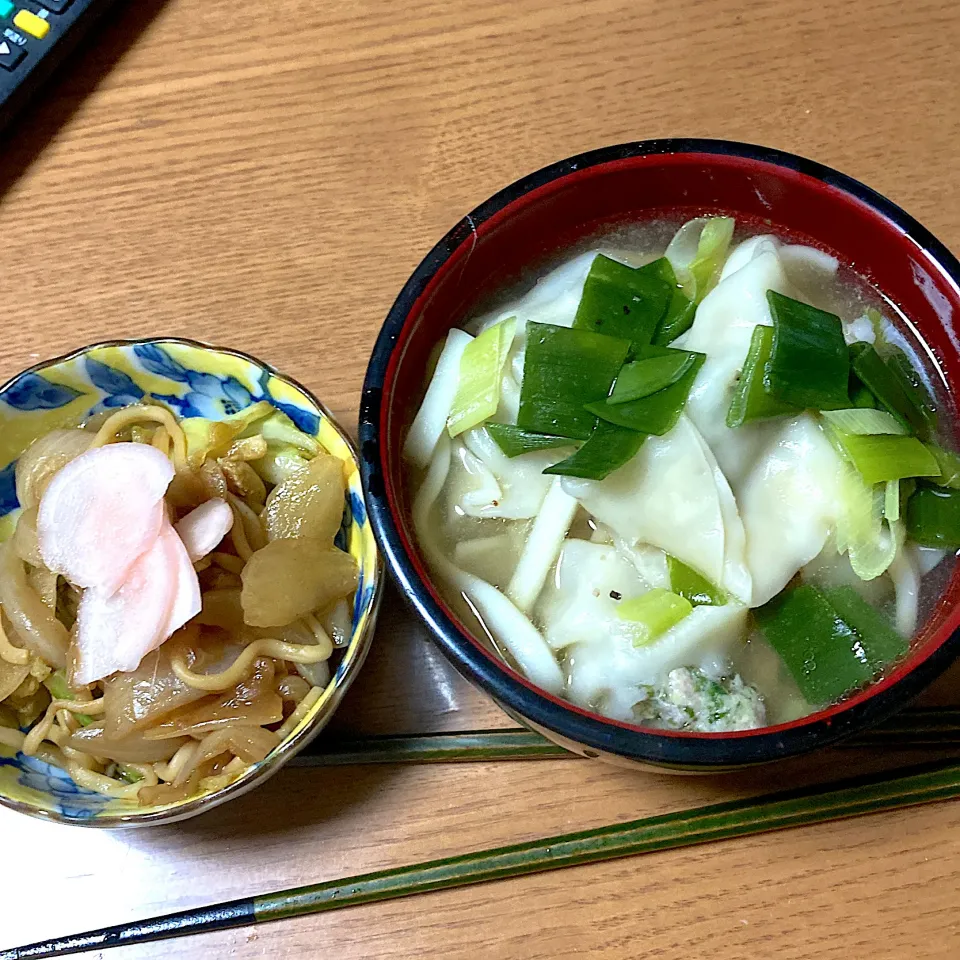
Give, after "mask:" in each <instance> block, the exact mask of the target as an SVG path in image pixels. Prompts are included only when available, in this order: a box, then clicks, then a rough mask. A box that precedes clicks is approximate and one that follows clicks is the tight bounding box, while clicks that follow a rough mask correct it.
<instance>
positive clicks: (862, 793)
mask: <svg viewBox="0 0 960 960" xmlns="http://www.w3.org/2000/svg"><path fill="white" fill-rule="evenodd" d="M885 731H886V732H885ZM938 732H939V733H940V734H941V735H942V736H941V737H940V738H939V739H938V738H937V733H938ZM521 734H522V735H523V736H522V737H521V736H520V735H521ZM532 737H536V740H533V739H531V738H532ZM450 738H453V740H454V741H457V740H459V741H460V742H454V743H453V744H452V746H451V740H450ZM865 739H866V740H868V741H869V745H880V744H883V745H885V746H886V745H890V744H891V741H892V742H893V745H896V746H898V747H904V746H924V747H927V746H934V745H936V746H944V745H951V744H954V745H956V744H960V710H915V711H908V712H906V713H904V714H903V715H901V716H900V717H898V718H896V719H895V720H892V721H888V723H887V724H886V725H885V726H883V727H879V728H877V730H876V731H875V732H873V733H871V734H867V735H866V737H861V738H860V745H862V746H863V745H868V743H865V742H864V740H865ZM384 741H390V746H389V747H388V748H387V750H386V752H385V751H384V746H385V744H384ZM424 741H426V743H424ZM436 741H440V742H439V743H437V742H436ZM538 741H539V742H538ZM898 741H899V742H898ZM398 745H399V747H400V749H398ZM444 745H446V747H447V748H449V749H448V754H447V756H443V755H442V752H443V749H444ZM546 747H549V748H550V749H554V748H553V746H552V745H551V744H547V742H546V741H544V740H543V739H542V738H540V737H537V735H536V734H530V733H529V732H527V731H522V730H506V731H480V732H478V733H473V734H440V735H434V736H427V737H408V738H396V737H394V738H374V740H373V742H371V741H361V742H354V743H353V744H351V745H349V746H348V747H345V748H341V749H340V751H339V753H338V752H337V751H334V752H333V753H332V754H328V756H330V755H332V756H334V757H338V759H336V760H334V761H333V762H337V763H347V762H350V763H356V762H402V761H403V760H406V761H407V762H409V761H411V760H416V759H418V760H424V759H426V760H438V759H459V760H463V759H483V760H489V759H505V758H508V757H529V756H544V753H543V752H542V751H543V750H544V749H546ZM438 751H439V752H440V755H438ZM451 751H452V753H451ZM496 751H500V753H499V754H497V755H494V754H496ZM524 751H528V752H524ZM529 751H532V752H529ZM537 751H541V752H537ZM387 755H389V758H387ZM348 757H349V758H350V759H346V758H348ZM358 757H363V758H364V759H363V760H358V759H357V758H358ZM398 758H401V759H400V760H399V761H398ZM311 759H312V760H313V761H314V762H317V761H320V760H321V758H316V757H315V758H311ZM955 797H960V761H958V760H956V759H950V760H939V761H935V762H932V763H926V764H922V765H918V766H914V767H909V768H905V769H900V770H893V771H886V772H884V773H880V774H871V775H868V776H861V777H856V778H853V779H847V780H842V781H838V782H835V783H828V784H818V785H816V786H813V787H806V788H803V789H800V790H793V791H786V792H781V793H774V794H769V795H766V796H762V797H757V798H751V799H747V800H736V801H732V802H727V803H717V804H710V805H707V806H702V807H698V808H695V809H692V810H684V811H680V812H677V813H668V814H664V815H660V816H655V817H644V818H642V819H639V820H632V821H629V822H627V823H620V824H613V825H611V826H607V827H599V828H597V829H594V830H584V831H580V832H576V833H566V834H560V835H558V836H555V837H549V838H546V839H542V840H533V841H529V842H527V843H519V844H513V845H511V846H506V847H498V848H494V849H489V850H480V851H477V852H476V853H468V854H465V855H462V856H458V857H447V858H444V859H441V860H431V861H427V862H425V863H420V864H415V865H412V866H406V867H397V868H392V869H389V870H380V871H377V872H374V873H366V874H360V875H358V876H354V877H347V878H344V879H340V880H331V881H327V882H325V883H318V884H313V885H311V886H306V887H297V888H293V889H289V890H281V891H277V892H275V893H272V894H267V895H265V896H260V897H251V898H246V899H242V900H231V901H228V902H225V903H221V904H217V905H215V906H209V907H200V908H197V909H193V910H182V911H179V912H177V913H171V914H166V915H164V916H160V917H154V918H152V919H149V920H143V921H139V922H134V923H127V924H119V925H117V926H112V927H104V928H101V929H99V930H93V931H90V932H88V933H82V934H77V935H76V936H68V937H60V938H56V939H53V940H47V941H42V942H38V943H34V944H30V945H28V946H23V947H14V948H12V949H8V950H2V951H0V960H26V958H35V960H38V958H42V957H59V956H66V955H67V954H71V953H78V952H80V951H83V950H98V949H99V950H102V949H105V948H106V947H114V946H126V945H131V944H136V943H147V942H151V941H155V940H165V939H169V938H173V937H181V936H187V935H189V934H193V933H204V932H211V931H214V930H226V929H230V928H233V927H241V926H247V925H250V924H255V923H266V922H268V921H271V920H281V919H284V918H286V917H297V916H305V915H308V914H313V913H321V912H324V911H327V910H338V909H342V908H344V907H350V906H356V905H358V904H362V903H372V902H378V901H384V900H391V899H395V898H398V897H407V896H412V895H414V894H418V893H428V892H430V891H434V890H444V889H449V888H452V887H462V886H467V885H470V884H475V883H482V882H485V881H488V880H499V879H506V878H510V877H519V876H524V875H526V874H531V873H540V872H543V871H546V870H556V869H559V868H561V867H569V866H576V865H581V864H588V863H598V862H600V861H604V860H612V859H615V858H618V857H626V856H633V855H637V854H643V853H650V852H652V851H656V850H670V849H675V848H679V847H688V846H693V845H696V844H702V843H710V842H712V841H716V840H725V839H730V838H733V837H745V836H751V835H754V834H758V833H766V832H769V831H772V830H783V829H786V828H789V827H798V826H810V825H813V824H817V823H825V822H827V821H831V820H840V819H846V818H849V817H856V816H861V815H864V814H868V813H879V812H881V811H884V810H894V809H901V808H904V807H911V806H916V805H919V804H923V803H932V802H935V801H938V800H948V799H952V798H955Z"/></svg>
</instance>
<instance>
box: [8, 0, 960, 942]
mask: <svg viewBox="0 0 960 960" xmlns="http://www.w3.org/2000/svg"><path fill="white" fill-rule="evenodd" d="M958 50H960V14H958V9H957V7H956V4H955V3H953V2H952V0H936V2H931V0H918V2H914V3H907V4H905V3H902V2H900V0H854V2H850V0H846V2H826V3H824V2H821V3H810V2H807V0H803V2H801V0H768V2H764V3H752V4H742V3H737V2H734V0H673V2H671V3H655V2H652V0H630V2H627V0H576V2H574V0H566V2H564V0H510V2H501V0H447V2H439V0H421V2H419V3H413V2H409V0H395V2H393V3H384V2H383V0H339V2H332V0H274V2H272V3H270V4H238V3H236V2H227V0H203V2H196V0H167V2H162V0H136V2H130V3H126V4H123V3H121V4H118V5H117V7H116V9H115V11H114V12H113V13H112V14H110V15H109V19H108V22H106V23H105V24H104V26H103V27H102V28H101V29H99V30H98V31H97V32H96V36H95V38H94V41H93V43H92V44H91V45H89V46H88V47H87V49H86V50H84V51H83V52H82V54H81V55H80V56H79V57H78V58H76V59H75V60H74V61H73V62H72V64H71V65H70V66H69V68H68V69H67V70H66V71H65V72H64V73H63V74H62V75H61V77H60V79H59V80H58V81H57V82H56V83H55V84H54V85H53V86H52V87H51V88H50V89H49V90H48V91H47V93H46V94H45V95H44V97H43V98H42V100H41V101H40V102H38V103H37V104H36V105H35V106H34V107H32V108H31V109H30V110H29V111H28V114H27V116H26V117H24V118H23V120H22V121H21V122H20V123H18V124H17V126H16V127H15V129H14V130H13V131H12V132H11V134H10V136H9V138H8V140H7V142H6V143H5V144H4V146H3V149H2V152H0V190H2V205H0V243H2V248H0V249H2V266H0V309H2V317H3V324H2V334H3V337H2V341H0V378H4V379H5V378H6V377H7V376H9V375H12V374H14V373H16V372H17V371H19V370H20V369H22V368H23V367H25V366H27V365H29V364H31V363H33V362H35V361H36V360H38V359H40V358H43V357H47V356H50V355H53V354H56V353H60V352H63V351H65V350H67V349H70V348H72V347H77V346H80V345H83V344H86V343H90V342H92V341H95V340H99V339H104V338H111V337H118V336H144V335H151V334H173V335H187V336H193V337H198V338H201V339H206V340H210V341H212V342H216V343H221V344H224V345H229V346H234V347H238V348H240V349H243V350H247V351H250V352H252V353H255V354H257V355H259V356H261V357H262V358H263V359H265V360H267V361H269V362H270V363H272V364H274V365H276V366H277V367H279V368H280V369H282V370H285V371H286V372H288V373H290V374H292V375H293V376H295V377H297V378H298V379H300V380H302V381H303V382H304V383H305V384H306V385H308V386H309V387H310V388H312V389H313V390H315V391H316V392H317V393H318V394H319V395H320V396H321V397H322V398H323V399H324V400H325V401H326V402H327V403H328V404H329V405H330V406H331V407H332V409H333V410H334V412H335V413H336V414H338V415H339V416H340V417H342V418H343V420H344V421H345V423H346V424H347V425H349V426H350V427H351V428H352V427H353V426H354V425H355V423H356V415H357V405H358V398H359V393H360V385H361V382H362V378H363V372H364V368H365V365H366V359H367V355H368V352H369V349H370V346H371V344H372V342H373V338H374V336H375V334H376V332H377V330H378V327H379V324H380V322H381V320H382V318H383V316H384V315H385V313H386V311H387V309H388V308H389V306H390V304H391V302H392V300H393V298H394V297H395V295H396V293H397V292H398V290H399V288H400V286H401V285H402V284H403V282H404V280H405V279H406V277H407V276H408V275H409V273H410V272H411V270H412V269H413V267H414V266H415V265H416V263H417V262H418V261H419V260H420V258H421V257H422V256H423V255H424V254H425V253H426V252H427V250H428V249H429V248H430V246H431V245H432V244H433V243H434V242H435V241H436V240H437V239H438V238H439V236H440V235H441V234H442V233H443V232H444V231H445V230H446V229H447V228H448V227H449V226H451V225H452V224H453V223H454V222H455V221H456V220H457V219H458V218H459V217H461V216H462V215H463V214H464V213H465V212H466V211H468V210H469V209H471V208H472V207H473V206H474V205H476V204H477V203H479V202H480V201H482V200H483V199H485V198H486V197H487V196H489V195H490V194H491V193H493V192H494V191H495V190H497V189H498V188H500V187H501V186H503V185H505V184H506V183H508V182H509V181H512V180H514V179H515V178H516V177H518V176H520V175H522V174H524V173H527V172H530V171H532V170H534V169H536V168H538V167H540V166H542V165H543V164H546V163H548V162H550V161H553V160H556V159H559V158H561V157H564V156H567V155H570V154H572V153H576V152H578V151H581V150H584V149H588V148H591V147H596V146H600V145H603V144H608V143H614V142H617V141H621V140H628V139H637V138H644V137H653V136H664V135H691V136H717V137H728V138H734V139H744V140H749V141H753V142H758V143H764V144H769V145H771V146H776V147H782V148H786V149H788V150H794V151H796V152H799V153H802V154H805V155H807V156H810V157H812V158H814V159H817V160H820V161H822V162H825V163H827V164H830V165H832V166H836V167H838V168H840V169H842V170H844V171H845V172H847V173H849V174H852V175H853V176H855V177H858V178H859V179H862V180H864V181H866V182H867V183H869V184H870V185H871V186H873V187H875V188H877V189H879V190H880V191H882V192H883V193H885V194H887V195H888V196H889V197H891V198H892V199H893V200H895V201H897V202H898V203H900V204H902V205H903V206H904V207H906V208H907V209H908V210H909V211H910V212H911V213H913V214H914V215H915V216H916V217H918V218H919V219H920V220H921V221H923V222H924V223H925V224H926V225H927V226H928V227H930V228H931V229H932V230H933V231H934V232H935V233H936V234H937V235H938V236H940V238H941V239H942V240H944V241H945V242H946V243H947V244H948V245H949V246H951V247H953V248H954V249H955V250H956V249H960V177H958V163H957V155H958V152H960V86H958V83H957V77H958V75H960V53H958ZM932 697H933V698H935V699H936V700H938V701H939V702H958V701H960V673H957V672H955V673H954V675H953V677H952V678H951V677H948V678H947V679H945V680H943V681H941V683H940V684H939V685H938V688H937V690H936V691H935V692H934V694H933V695H932ZM508 723H510V721H508V720H507V718H506V717H505V716H504V715H503V714H501V713H500V712H499V710H498V709H497V708H496V707H494V706H493V705H492V704H491V703H490V702H489V701H488V700H487V699H486V698H485V697H483V696H482V695H481V694H479V693H478V692H476V691H474V690H472V689H471V688H470V687H469V686H467V685H466V684H465V683H464V682H463V681H461V680H460V679H459V678H458V677H456V675H455V674H453V672H452V671H451V670H450V669H449V667H447V665H446V664H445V663H444V662H443V660H442V659H441V657H440V656H439V654H438V653H437V652H436V651H435V650H434V648H433V647H432V646H431V645H430V643H429V641H428V640H427V638H426V636H425V635H424V633H423V631H422V629H421V628H420V627H419V625H418V624H416V623H415V622H414V621H413V620H412V618H411V617H410V616H409V615H407V614H405V613H404V612H403V608H402V606H401V604H400V602H399V599H398V597H397V596H396V594H395V593H391V594H389V595H388V597H387V599H386V603H385V607H384V612H383V615H382V617H381V626H380V629H379V633H378V636H377V642H376V647H375V650H374V653H373V655H372V657H371V661H370V662H369V666H368V667H367V668H366V671H365V673H364V675H363V676H362V677H361V678H360V681H359V682H358V683H357V685H356V686H355V687H354V689H353V690H352V691H351V694H350V696H349V698H348V702H347V703H346V704H345V705H344V707H343V708H342V711H341V713H340V715H339V716H338V717H337V719H336V726H337V727H338V728H339V729H340V730H341V731H350V732H361V731H363V732H404V733H410V732H417V731H428V730H455V729H472V728H477V727H484V726H493V725H505V724H508ZM903 760H904V758H903V757H902V756H882V755H879V754H877V753H873V754H870V753H866V752H865V753H862V754H860V753H857V754H854V753H851V752H850V751H836V752H833V753H825V754H823V755H822V756H818V757H814V758H809V759H806V760H804V761H800V762H796V763H792V764H788V765H782V766H780V767H777V768H775V769H767V770H764V771H760V772H754V773H751V774H749V775H739V776H726V777H723V778H719V779H704V778H673V777H668V776H652V775H649V774H643V773H638V772H633V771H624V770H618V769H613V768H609V767H605V766H602V765H597V764H595V763H592V762H589V761H573V762H572V761H530V762H512V763H511V762H505V763H499V764H477V765H469V766H468V765H462V766H433V767H376V768H341V769H328V770H322V769H312V770H311V769H299V770H298V769H290V770H287V771H285V772H282V773H281V774H280V775H278V776H277V777H276V778H275V779H274V780H272V781H271V782H270V783H268V784H267V785H265V786H264V787H262V788H260V789H259V790H257V791H256V792H254V793H253V794H251V795H248V796H247V797H244V798H242V799H241V800H239V801H236V802H234V803H233V804H230V805H228V806H227V807H225V808H222V809H220V810H218V811H216V812H214V813H212V814H210V815H207V816H204V817H201V818H199V819H197V820H194V821H191V822H188V823H185V824H182V825H177V826H171V827H162V828H153V829H149V830H144V831H135V832H120V833H107V832H97V831H85V830H79V829H76V828H67V827H59V826H54V825H48V824H44V823H40V822H36V821H32V820H29V819H27V818H25V817H21V816H18V815H15V814H13V813H11V812H9V811H6V810H2V811H0V842H2V845H3V846H2V855H0V946H3V947H6V946H12V945H15V944H18V943H24V942H27V941H31V940H36V939H39V938H41V937H46V936H53V935H58V934H66V933H70V932H74V931H78V930H81V929H85V928H88V927H91V926H97V925H101V924H108V923H117V922H122V921H125V920H133V919H137V918H140V917H144V916H148V915H151V914H155V913H158V912H164V911H168V910H173V909H178V908H184V907H187V906H192V905H199V904H204V903H208V902H212V901H215V900H220V899H224V898H229V897H236V896H241V895H247V894H253V893H258V892H265V891H268V890H272V889H276V888H279V887H283V886H287V885H291V884H297V883H306V882H311V881H317V880H322V879H328V878H333V877H336V876H340V875H345V874H350V873H355V872H358V871H361V870H365V869H371V868H376V867H383V866H389V865H399V864H402V863H407V862H413V861H415V860H419V859H423V858H426V857H434V856H439V855H444V854H453V853H457V852H463V851H467V850H471V849H479V848H481V847H483V846H485V845H489V844H494V843H502V842H512V841H520V840H524V839H529V838H534V837H537V836H545V835H548V834H550V833H554V832H559V831H564V830H568V829H578V828H583V827H588V826H593V825H600V824H604V823H611V822H615V821H618V820H625V819H630V818H634V817H638V816H642V815H644V814H646V813H655V812H660V811H667V810H673V809H681V808H683V807H686V806H691V805H694V804H696V803H700V802H704V801H707V800H716V799H721V798H726V797H731V796H737V795H744V794H750V793H762V792H766V791H769V790H771V789H777V788H780V787H783V786H785V785H788V784H792V783H797V782H801V781H804V780H807V781H809V780H816V779H829V778H831V777H834V776H838V775H843V774H846V773H849V772H850V771H851V770H852V769H868V768H870V767H872V766H877V765H889V764H892V763H897V762H902V761H903ZM958 902H960V806H958V805H957V804H941V805H937V806H932V807H928V808H923V809H917V810H911V811H907V812H904V813H902V814H889V815H882V816H874V817H869V818H865V819H861V820H856V821H850V822H846V823H841V824H835V825H830V826H823V827H817V828H810V829H802V830H794V831H789V832H785V833H781V834H777V835H771V836H763V837H757V838H754V839H750V840H747V841H735V842H729V843H724V844H716V845H712V846H706V847H702V848H697V849H693V850H690V851H679V852H671V853H663V854H655V855H651V856H646V857H643V858H639V859H633V860H626V861H621V862H617V863H611V864H605V865H599V866H593V867H582V868H576V869H574V870H567V871H561V872H558V873H554V874H546V875H542V876H537V877H530V878H525V879H519V880H512V881H507V882H502V883H498V884H492V885H487V886H484V887H478V888H474V889H467V890H463V891H448V892H445V893H439V894H434V895H430V896H427V897H423V898H420V899H414V900H408V901H398V902H395V903H392V904H388V905H384V906H367V907H361V908H357V909H353V910H349V911H344V912H342V913H334V914H328V915H323V916H319V917H313V918H303V919H298V920H289V921H284V922H282V923H279V924H272V925H265V926H261V927H257V928H256V929H250V930H241V931H232V932H224V933H220V934H210V935H205V936H202V937H197V938H194V939H188V940H182V941H175V942H171V943H167V944H158V945H155V946H153V947H144V948H128V949H125V950H120V951H117V952H116V956H117V958H118V960H126V958H133V957H138V958H140V957H142V958H153V957H157V958H160V957H163V958H184V960H188V958H189V960H192V958H200V957H203V958H209V957H215V958H221V957H231V958H240V960H248V958H255V957H271V958H273V957H291V958H300V957H303V958H306V957H311V958H312V957H329V958H338V960H339V958H343V960H360V958H381V957H382V958H396V960H401V958H403V960H408V958H409V960H412V958H423V957H436V958H450V960H453V958H471V960H473V958H477V957H491V958H544V960H546V958H550V960H559V958H574V957H583V956H594V957H603V958H611V960H612V958H628V957H629V958H633V957H651V958H653V957H657V958H671V960H672V958H677V960H691V958H700V957H704V958H707V957H709V958H710V960H744V958H750V960H752V958H762V960H767V958H774V957H775V958H783V960H814V958H818V960H819V958H827V960H831V958H836V960H847V958H854V957H857V958H859V957H869V958H872V960H899V958H904V957H910V958H927V957H936V958H956V957H957V956H960V920H958V913H957V904H958ZM107 955H108V956H109V954H107Z"/></svg>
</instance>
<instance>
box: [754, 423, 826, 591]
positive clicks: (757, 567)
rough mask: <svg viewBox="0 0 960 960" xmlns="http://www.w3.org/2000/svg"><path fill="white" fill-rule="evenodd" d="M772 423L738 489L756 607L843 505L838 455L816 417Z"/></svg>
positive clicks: (815, 546)
mask: <svg viewBox="0 0 960 960" xmlns="http://www.w3.org/2000/svg"><path fill="white" fill-rule="evenodd" d="M777 425H778V427H779V430H778V431H777V432H776V433H775V434H774V435H773V436H772V438H770V440H769V441H768V443H767V444H766V445H765V446H764V447H762V448H761V450H760V451H759V452H758V455H757V457H756V460H755V462H754V465H753V466H752V468H751V469H750V470H749V472H748V473H747V475H746V476H745V477H744V479H743V481H742V483H741V485H740V489H739V490H738V491H737V499H738V502H739V504H740V517H741V519H742V521H743V529H744V531H745V533H746V536H747V564H748V566H749V567H750V573H751V574H752V576H753V600H752V603H751V605H752V606H755V607H758V606H760V605H761V604H764V603H766V602H767V601H768V600H770V599H771V598H772V597H774V596H775V595H776V594H778V593H779V592H780V591H781V590H782V589H783V588H784V587H785V586H786V585H787V584H788V583H789V582H790V579H791V578H792V577H793V575H794V574H795V573H796V572H797V571H798V570H799V569H800V568H801V567H802V566H805V565H806V564H807V563H809V562H810V561H811V560H813V558H814V557H816V556H817V555H818V554H819V553H820V551H821V550H822V549H823V546H824V544H825V543H826V541H827V537H828V536H829V535H830V534H831V532H832V531H833V530H835V529H836V525H837V519H838V517H839V513H840V509H841V505H842V498H841V491H840V468H841V463H840V458H839V457H838V456H837V453H836V451H835V450H834V449H833V447H832V446H831V445H830V441H829V440H827V438H826V437H825V436H824V433H823V431H822V430H821V429H820V427H819V426H818V424H817V422H816V420H814V418H813V417H812V416H811V415H810V414H809V413H802V414H800V415H799V416H797V417H793V418H791V419H790V420H786V421H783V420H781V421H777Z"/></svg>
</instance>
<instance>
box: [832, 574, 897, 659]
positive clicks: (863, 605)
mask: <svg viewBox="0 0 960 960" xmlns="http://www.w3.org/2000/svg"><path fill="white" fill-rule="evenodd" d="M824 595H825V596H826V598H827V600H828V601H829V602H830V605H831V606H832V607H833V609H834V610H836V611H837V613H838V614H840V617H841V619H842V620H843V621H844V623H846V624H849V626H851V627H853V629H854V630H856V632H857V633H858V634H859V636H860V639H861V640H862V641H863V644H862V648H861V651H858V654H861V653H862V658H863V661H864V663H865V665H866V666H867V667H868V668H869V669H870V670H872V671H873V673H874V675H876V674H877V673H879V672H880V671H881V670H883V668H884V667H886V666H888V665H889V664H891V663H892V662H893V661H894V660H896V659H897V658H899V657H902V656H903V655H904V654H905V653H906V652H907V646H908V644H907V641H906V640H905V639H904V638H903V637H902V636H901V635H900V634H899V633H898V632H897V631H896V630H895V629H894V627H893V625H892V624H891V623H890V622H889V621H888V620H887V618H886V617H885V616H884V615H883V614H882V613H881V612H880V611H879V610H878V609H877V608H876V607H872V606H871V605H870V604H869V603H867V601H866V600H864V599H863V597H861V596H860V594H859V593H857V591H856V590H854V589H853V587H850V586H847V585H846V584H844V585H843V586H840V587H832V588H830V589H828V590H824Z"/></svg>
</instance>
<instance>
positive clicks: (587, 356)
mask: <svg viewBox="0 0 960 960" xmlns="http://www.w3.org/2000/svg"><path fill="white" fill-rule="evenodd" d="M629 351H630V342H629V341H628V340H620V339H618V338H616V337H606V336H603V335H602V334H599V333H591V332H590V331H589V330H576V329H570V328H568V327H558V326H554V325H553V324H552V323H528V324H527V349H526V354H525V356H524V362H523V383H522V385H521V387H520V412H519V414H518V416H517V426H518V427H520V428H522V429H523V430H529V431H530V432H532V433H545V434H548V435H550V436H557V437H571V438H573V439H576V440H586V439H587V437H589V436H590V434H591V433H592V432H593V428H594V425H595V424H596V418H595V417H594V416H593V415H592V414H590V413H588V412H587V411H585V410H584V405H585V404H587V403H590V402H591V401H594V400H599V401H600V402H601V403H602V402H603V401H604V400H605V399H606V397H607V395H608V394H609V393H610V386H611V384H612V383H613V381H614V378H615V377H616V376H617V374H618V373H619V372H620V368H621V367H622V366H623V363H624V361H625V360H626V358H627V354H628V352H629Z"/></svg>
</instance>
